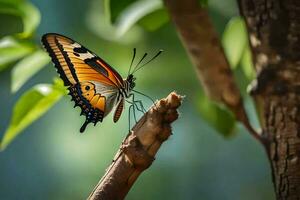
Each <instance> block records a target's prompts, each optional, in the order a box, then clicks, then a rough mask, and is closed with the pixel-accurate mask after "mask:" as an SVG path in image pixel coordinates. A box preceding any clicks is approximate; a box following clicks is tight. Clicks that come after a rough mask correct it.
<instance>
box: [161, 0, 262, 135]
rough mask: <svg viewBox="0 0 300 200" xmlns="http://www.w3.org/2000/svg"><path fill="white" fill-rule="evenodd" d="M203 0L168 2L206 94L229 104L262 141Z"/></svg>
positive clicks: (165, 1) (240, 119) (169, 0)
mask: <svg viewBox="0 0 300 200" xmlns="http://www.w3.org/2000/svg"><path fill="white" fill-rule="evenodd" d="M199 2H200V1H199V0H184V1H182V0H164V3H165V5H166V8H167V9H168V11H169V13H170V16H171V18H172V21H173V22H174V24H175V27H176V29H177V32H178V33H179V36H180V38H181V41H182V43H183V45H184V47H185V49H186V50H187V52H188V55H189V56H190V58H191V60H192V62H193V64H194V66H195V69H196V72H197V75H198V77H199V80H200V82H201V84H202V86H203V87H204V90H205V93H206V94H207V95H208V96H209V97H210V98H211V99H212V100H214V101H217V102H219V103H223V104H225V105H226V106H227V107H228V108H229V109H230V110H231V111H232V112H233V113H234V114H235V117H236V118H237V120H239V121H240V122H242V123H243V124H244V126H245V127H246V128H247V129H248V131H249V132H250V133H251V134H252V135H253V136H254V137H255V138H256V139H258V140H259V141H260V137H259V135H258V134H257V132H256V131H255V130H254V129H253V128H252V126H251V125H250V123H249V120H248V117H247V114H246V111H245V108H244V106H243V100H242V97H241V94H240V92H239V90H238V87H237V85H236V82H235V80H234V77H233V74H232V71H231V69H230V66H229V63H228V61H227V59H226V57H225V54H224V51H223V48H222V45H221V42H220V40H219V37H218V35H217V33H216V31H215V29H214V27H213V24H212V22H211V20H210V17H209V15H208V12H207V10H206V9H205V8H202V7H201V6H200V3H199Z"/></svg>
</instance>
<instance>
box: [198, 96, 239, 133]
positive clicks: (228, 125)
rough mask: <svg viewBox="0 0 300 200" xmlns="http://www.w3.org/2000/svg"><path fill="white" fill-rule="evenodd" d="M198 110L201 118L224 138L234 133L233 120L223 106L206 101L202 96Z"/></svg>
mask: <svg viewBox="0 0 300 200" xmlns="http://www.w3.org/2000/svg"><path fill="white" fill-rule="evenodd" d="M198 102H199V103H198V110H199V111H200V114H201V117H202V118H203V119H204V120H205V121H207V122H208V124H210V125H211V126H212V127H213V128H215V129H216V130H217V131H218V132H219V133H221V134H222V135H223V136H224V137H230V136H232V135H233V133H234V128H235V122H236V120H235V118H234V116H233V114H232V113H231V112H230V111H229V109H227V108H226V107H225V106H223V105H219V104H217V103H215V102H213V101H211V100H209V99H208V97H206V96H205V95H204V94H202V95H201V96H200V99H199V100H198Z"/></svg>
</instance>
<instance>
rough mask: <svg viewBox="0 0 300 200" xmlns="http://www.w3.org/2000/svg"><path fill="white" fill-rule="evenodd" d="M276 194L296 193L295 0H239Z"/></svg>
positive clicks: (298, 92)
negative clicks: (251, 58) (250, 50)
mask: <svg viewBox="0 0 300 200" xmlns="http://www.w3.org/2000/svg"><path fill="white" fill-rule="evenodd" d="M239 7H240V11H241V13H242V15H243V16H244V17H245V20H246V24H247V27H248V32H249V38H250V44H251V48H252V52H253V61H254V65H255V68H256V71H257V78H256V80H255V81H254V82H253V83H252V85H251V86H252V88H251V94H252V95H253V97H254V98H255V101H256V105H257V107H259V108H260V109H259V110H260V114H261V119H262V122H261V124H262V128H263V137H264V140H265V145H266V149H267V152H268V155H269V159H270V163H271V166H272V173H273V182H274V187H275V192H276V195H277V199H300V160H299V159H300V115H299V114H300V110H299V109H300V40H299V39H300V37H299V36H300V1H297V0H281V1H278V0H277V1H275V0H239Z"/></svg>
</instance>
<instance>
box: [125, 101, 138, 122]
mask: <svg viewBox="0 0 300 200" xmlns="http://www.w3.org/2000/svg"><path fill="white" fill-rule="evenodd" d="M126 101H127V100H126ZM127 102H128V103H130V104H131V105H130V106H129V111H128V114H129V119H130V114H131V109H132V111H133V118H134V121H135V123H136V122H137V120H136V114H135V112H136V110H135V104H134V103H132V102H130V101H127Z"/></svg>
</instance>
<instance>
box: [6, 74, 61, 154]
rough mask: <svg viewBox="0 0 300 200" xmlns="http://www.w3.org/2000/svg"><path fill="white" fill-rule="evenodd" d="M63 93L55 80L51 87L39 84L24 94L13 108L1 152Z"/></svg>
mask: <svg viewBox="0 0 300 200" xmlns="http://www.w3.org/2000/svg"><path fill="white" fill-rule="evenodd" d="M65 93H66V90H65V89H64V87H63V83H62V81H57V80H56V81H55V83H54V84H53V85H51V84H39V85H36V86H34V87H33V88H32V89H30V90H28V91H27V92H25V93H24V94H23V95H22V96H21V98H20V99H19V100H18V101H17V103H16V105H15V107H14V110H13V114H12V118H11V121H10V124H9V126H8V128H7V130H6V132H5V133H4V136H3V139H2V141H1V146H0V147H1V150H4V149H5V148H6V147H7V145H8V144H10V143H11V141H12V140H13V139H15V137H16V136H17V135H19V134H20V133H21V131H23V130H24V129H25V128H26V127H28V126H29V125H30V124H31V123H32V122H34V121H35V120H37V119H38V118H40V117H41V116H42V115H43V114H44V113H45V112H46V111H47V110H48V109H49V108H51V107H52V106H53V105H54V104H55V103H56V102H57V101H58V100H59V99H60V98H61V97H62V96H63V95H64V94H65Z"/></svg>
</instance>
